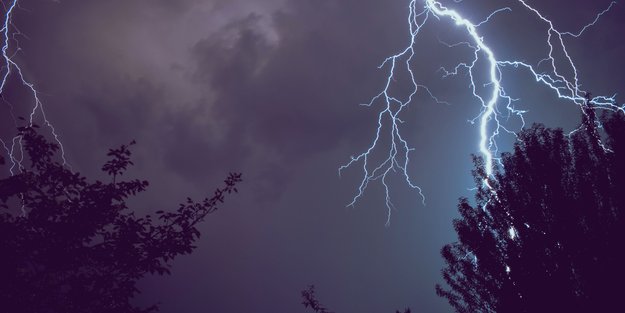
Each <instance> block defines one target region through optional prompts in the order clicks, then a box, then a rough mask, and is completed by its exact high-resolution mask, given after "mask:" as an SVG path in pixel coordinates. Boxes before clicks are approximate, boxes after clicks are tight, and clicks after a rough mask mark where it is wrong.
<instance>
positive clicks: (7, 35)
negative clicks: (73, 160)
mask: <svg viewBox="0 0 625 313" xmlns="http://www.w3.org/2000/svg"><path fill="white" fill-rule="evenodd" d="M2 5H3V7H4V9H5V13H4V16H3V18H4V21H3V24H2V28H1V29H0V32H2V36H3V37H4V38H3V39H4V40H3V42H2V60H3V61H4V64H3V65H2V68H1V69H0V75H1V76H2V81H1V82H0V97H1V98H2V101H3V102H4V103H5V104H6V105H7V106H8V107H9V111H10V113H11V116H12V118H13V122H14V123H15V125H16V126H17V125H18V123H17V120H16V117H15V115H14V114H13V106H12V105H11V103H9V102H8V100H7V99H6V98H5V97H4V95H5V94H6V88H7V83H8V80H9V79H10V78H11V76H12V75H16V76H17V78H19V79H20V81H21V84H22V86H24V87H25V88H26V89H27V91H28V92H29V93H30V94H31V95H32V99H33V107H32V109H31V110H30V114H29V118H28V122H29V125H30V126H32V125H33V124H34V120H35V117H36V115H37V113H41V116H42V119H43V123H44V125H46V126H47V127H48V128H50V131H51V133H52V136H53V137H54V140H55V141H56V143H57V144H58V146H59V147H60V149H61V158H62V160H63V165H66V166H67V165H68V164H67V162H66V160H65V150H64V149H63V144H62V143H61V141H60V140H59V136H58V134H57V133H56V131H55V129H54V126H52V124H51V123H50V122H49V121H48V119H47V117H46V113H45V111H44V109H43V104H42V103H41V101H40V99H39V92H38V91H37V90H36V89H35V85H34V84H33V83H31V82H29V81H28V80H26V78H25V77H24V75H23V73H22V69H21V68H20V66H19V65H18V64H17V63H16V62H15V61H14V60H13V57H15V55H16V54H17V53H18V52H19V51H20V47H19V45H18V40H17V37H18V36H20V35H21V33H20V32H19V30H18V29H17V28H16V27H15V26H14V24H13V21H12V19H13V15H14V14H15V10H16V9H18V8H19V1H18V0H12V1H10V4H9V5H8V6H7V5H6V4H5V2H4V1H3V2H2ZM0 143H1V144H2V147H3V148H4V150H5V152H6V154H7V156H8V158H9V160H10V161H11V163H12V166H11V168H10V169H9V171H10V172H11V175H13V174H15V173H14V170H15V168H16V167H17V170H18V171H21V170H22V169H23V167H22V159H23V157H24V152H23V151H22V138H21V136H15V137H13V138H12V139H11V142H10V144H9V145H7V143H6V142H5V141H4V140H2V139H1V138H0ZM17 150H19V151H17ZM18 154H19V156H18Z"/></svg>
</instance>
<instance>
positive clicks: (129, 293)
mask: <svg viewBox="0 0 625 313" xmlns="http://www.w3.org/2000/svg"><path fill="white" fill-rule="evenodd" d="M19 136H21V137H22V141H23V147H24V151H25V154H26V156H27V157H28V158H29V161H30V162H29V163H28V164H22V165H23V166H20V167H19V169H16V171H17V174H16V175H13V176H9V177H7V178H4V179H1V180H0V205H1V206H2V207H1V208H0V312H33V313H48V312H50V313H59V312H63V313H73V312H81V313H85V312H102V313H105V312H106V313H109V312H149V311H152V310H155V309H156V307H155V306H153V307H150V308H146V309H140V308H137V307H135V306H133V305H132V304H131V303H130V300H131V299H132V298H133V296H134V295H136V294H137V293H138V290H137V288H136V282H137V280H139V279H140V278H141V277H143V276H145V275H146V274H148V273H157V274H161V275H162V274H166V273H169V267H170V265H171V261H172V260H173V259H174V258H175V257H176V256H178V255H183V254H188V253H191V252H192V251H193V249H194V248H195V246H194V242H195V241H196V240H197V239H198V238H199V236H200V232H199V231H198V230H197V228H196V226H197V224H198V222H200V221H202V220H203V219H204V218H205V217H206V215H207V214H209V213H211V212H214V211H215V210H217V205H218V204H220V203H223V201H224V197H225V195H226V194H229V193H231V192H236V191H237V189H236V188H235V185H236V184H237V183H238V182H240V181H241V175H240V174H236V173H232V174H230V176H229V177H228V178H227V179H226V180H225V181H224V182H225V186H224V187H222V188H220V189H217V190H216V191H215V193H214V195H213V197H211V198H206V199H204V200H203V201H200V202H195V201H193V200H191V199H187V201H186V202H184V203H182V204H180V206H179V207H178V209H177V210H173V211H170V212H166V211H157V212H156V215H157V216H156V217H154V218H152V217H151V216H149V215H147V216H144V217H137V216H135V214H134V213H133V211H132V210H130V208H128V207H127V206H126V203H125V202H126V200H128V199H129V197H131V196H135V195H136V194H138V193H140V192H142V191H144V190H145V189H146V187H147V186H148V182H147V181H141V180H127V181H122V180H120V176H122V175H123V174H124V173H125V171H126V169H127V168H128V166H130V165H132V162H131V160H130V155H131V153H130V150H129V147H128V146H127V145H123V146H121V147H120V148H118V149H111V150H110V151H109V153H108V156H109V157H110V160H109V161H108V162H106V164H105V165H104V166H103V167H102V170H103V171H105V172H106V173H107V174H108V175H110V177H111V181H110V182H101V181H95V182H90V181H88V180H87V178H85V177H83V176H81V175H80V174H79V173H73V172H71V171H70V170H68V169H67V168H66V167H65V166H63V165H62V164H60V163H59V162H57V161H55V155H56V153H57V150H58V147H57V146H56V145H54V144H52V143H50V142H48V141H47V140H46V139H45V138H44V137H43V136H41V135H40V134H38V133H37V132H36V126H33V127H22V128H19ZM132 144H134V142H133V143H131V145H132ZM0 161H5V160H0ZM4 163H7V162H6V161H5V162H4Z"/></svg>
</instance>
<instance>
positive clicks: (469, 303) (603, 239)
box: [436, 109, 625, 313]
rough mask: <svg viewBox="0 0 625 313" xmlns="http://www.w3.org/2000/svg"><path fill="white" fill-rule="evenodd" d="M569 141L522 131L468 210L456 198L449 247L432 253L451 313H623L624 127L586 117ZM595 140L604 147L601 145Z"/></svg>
mask: <svg viewBox="0 0 625 313" xmlns="http://www.w3.org/2000/svg"><path fill="white" fill-rule="evenodd" d="M582 118H583V120H582V124H581V127H580V129H579V130H578V131H577V132H575V133H573V134H571V135H570V136H569V135H568V134H565V133H563V131H562V130H561V129H548V128H545V127H544V126H541V125H534V126H533V127H532V128H530V129H527V130H524V131H522V132H521V133H520V134H519V136H518V140H517V142H516V144H515V145H514V151H513V152H512V153H504V154H502V157H501V161H502V164H503V168H502V169H498V170H497V171H496V174H495V179H492V180H489V184H490V185H491V186H492V190H491V189H489V188H488V187H486V186H485V185H484V181H483V179H484V177H485V173H484V168H483V166H484V164H483V162H482V160H481V159H479V158H474V159H475V163H476V170H474V173H473V175H474V177H475V180H476V184H477V187H478V191H477V195H476V205H471V204H470V203H469V201H468V200H467V199H460V203H459V205H458V208H459V211H460V214H461V218H459V219H457V220H455V221H454V227H455V229H456V232H457V233H458V241H457V242H455V243H452V244H449V245H446V246H445V247H444V248H443V249H442V251H441V253H442V256H443V258H444V259H445V262H446V267H445V268H444V269H443V271H442V274H443V278H444V280H445V281H446V283H447V285H448V289H445V288H443V287H442V286H440V285H437V286H436V291H437V294H438V295H439V296H441V297H444V298H446V299H447V300H448V301H449V303H450V304H451V305H452V306H453V307H454V308H455V309H456V311H457V312H471V313H472V312H528V313H533V312H617V311H618V312H622V311H624V310H625V306H624V305H623V302H622V299H621V298H620V297H622V294H623V291H625V285H624V283H625V267H624V266H623V262H624V256H625V249H624V248H625V243H624V241H623V240H624V239H625V118H624V117H623V114H622V112H619V113H610V114H604V115H603V116H602V117H601V124H602V125H603V128H599V127H598V126H597V125H598V123H597V121H596V120H595V115H594V112H593V111H592V110H591V109H587V110H586V112H585V113H584V115H583V116H582ZM601 137H603V139H602V140H601V141H600V139H601Z"/></svg>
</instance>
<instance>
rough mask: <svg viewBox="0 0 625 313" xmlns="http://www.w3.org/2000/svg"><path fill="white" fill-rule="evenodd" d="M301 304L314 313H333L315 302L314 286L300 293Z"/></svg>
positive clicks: (408, 310) (407, 310)
mask: <svg viewBox="0 0 625 313" xmlns="http://www.w3.org/2000/svg"><path fill="white" fill-rule="evenodd" d="M302 299H303V301H302V304H303V305H304V307H306V308H310V309H311V310H313V311H314V312H315V313H334V312H333V311H330V310H328V309H327V308H326V307H324V306H323V305H321V303H320V302H319V300H317V296H316V295H315V286H314V285H310V286H308V289H305V290H303V291H302ZM395 313H402V312H400V311H395ZM403 313H410V308H406V309H405V310H404V312H403Z"/></svg>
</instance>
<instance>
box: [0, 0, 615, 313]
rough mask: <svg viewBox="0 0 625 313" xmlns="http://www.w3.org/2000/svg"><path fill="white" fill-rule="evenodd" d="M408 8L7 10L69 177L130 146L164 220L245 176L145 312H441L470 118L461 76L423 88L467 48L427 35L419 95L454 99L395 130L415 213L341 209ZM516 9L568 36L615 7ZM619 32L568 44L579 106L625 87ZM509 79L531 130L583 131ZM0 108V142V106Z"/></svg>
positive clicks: (44, 1)
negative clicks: (308, 300)
mask: <svg viewBox="0 0 625 313" xmlns="http://www.w3.org/2000/svg"><path fill="white" fill-rule="evenodd" d="M3 2H7V1H6V0H5V1H3ZM408 2H409V1H408V0H392V1H390V0H342V1H340V0H227V1H226V0H177V1H168V0H108V1H102V0H99V1H98V0H60V1H52V0H22V1H21V7H22V9H20V10H18V11H17V12H16V15H15V20H14V23H15V25H16V26H17V27H18V28H19V30H20V31H21V33H22V34H24V36H23V37H20V46H21V48H22V49H21V50H20V51H19V53H18V54H17V55H16V57H15V60H16V61H17V62H18V63H19V64H21V65H22V67H23V70H24V73H25V75H26V77H27V79H28V80H30V81H32V82H33V83H35V86H36V88H37V89H38V90H39V91H40V97H41V100H42V101H43V103H44V105H45V109H46V112H47V114H48V118H49V120H50V121H51V122H52V123H53V124H54V125H55V127H56V129H57V130H58V133H59V135H60V138H61V140H62V142H63V144H64V147H65V149H66V154H67V159H68V161H69V163H70V164H71V165H72V167H73V168H74V169H75V170H77V171H79V172H81V173H84V174H86V175H89V176H96V175H100V174H99V173H98V172H99V168H100V165H101V164H102V163H103V160H104V159H105V154H106V151H107V150H108V148H110V147H114V146H117V145H119V144H122V143H126V142H128V141H130V140H132V139H136V140H137V142H138V145H137V146H135V147H134V160H135V163H136V166H135V167H134V169H133V170H132V171H131V173H130V174H131V175H133V176H135V177H141V178H145V179H147V180H149V181H150V183H151V187H150V189H149V191H148V192H146V193H145V194H143V195H142V196H141V197H140V198H138V199H136V203H133V205H134V207H136V208H137V211H139V212H150V211H153V210H158V209H166V208H172V209H173V208H175V207H176V206H177V203H179V202H180V201H182V200H183V199H184V198H185V197H187V196H191V197H196V198H200V197H202V196H203V195H206V194H210V192H211V191H212V190H213V188H215V187H217V186H218V185H219V184H220V183H221V181H222V179H223V178H224V177H225V176H226V174H227V173H228V172H229V171H240V172H243V175H244V180H245V181H244V183H243V184H242V185H241V188H240V191H241V192H240V194H238V195H237V196H235V197H233V198H230V199H228V201H227V203H226V204H225V205H224V207H223V209H222V210H220V211H218V212H217V213H216V214H214V215H212V216H210V217H209V218H208V219H207V221H206V222H205V223H204V224H203V225H202V226H201V228H200V230H201V231H202V237H201V240H200V242H199V243H198V246H199V247H198V249H197V250H196V251H195V252H194V253H193V254H191V255H189V256H185V257H182V258H180V259H177V260H176V262H175V264H174V268H173V271H172V272H173V274H172V275H171V276H166V277H150V278H147V279H145V280H144V281H143V282H142V283H141V288H142V291H143V293H142V295H141V296H140V297H139V299H138V300H137V301H138V302H139V303H145V304H151V303H154V302H160V303H161V310H162V312H165V313H173V312H188V313H200V312H224V313H228V312H232V313H235V312H306V310H305V309H304V308H303V307H302V306H301V304H300V302H301V300H300V296H299V292H300V291H301V290H302V289H304V288H306V286H307V285H309V284H315V285H316V287H317V291H318V296H319V298H320V300H321V301H322V302H323V303H324V304H325V305H326V306H327V307H330V308H332V309H333V310H334V311H336V312H337V313H348V312H359V313H374V312H376V313H377V312H394V310H395V309H400V308H404V307H407V306H409V307H411V308H412V309H413V312H450V311H451V308H450V307H449V306H448V305H447V303H446V302H445V301H444V300H442V299H440V298H438V297H437V296H436V295H435V292H434V284H435V283H437V282H440V281H442V280H441V279H440V274H439V272H440V269H441V268H442V266H443V264H442V259H441V257H440V255H439V250H440V248H441V247H442V246H443V245H444V244H445V243H449V242H451V241H453V240H455V233H454V232H453V227H452V219H453V218H454V217H456V216H457V213H456V203H457V199H458V197H460V196H470V195H471V192H470V191H468V190H467V189H468V188H471V187H472V177H471V176H470V170H471V166H472V164H471V159H470V154H471V153H477V149H478V148H477V135H478V128H477V127H476V126H475V125H471V124H470V123H468V122H467V120H468V119H471V118H473V117H475V116H476V115H477V114H479V112H480V111H479V109H480V108H479V104H478V103H477V102H476V101H475V100H474V99H473V98H471V97H470V93H469V91H468V87H467V86H468V85H467V83H466V79H465V78H464V77H462V76H461V77H457V78H446V79H443V78H441V73H440V72H437V69H438V68H439V67H441V66H447V67H449V66H453V65H455V64H456V63H458V62H461V61H466V60H467V58H468V57H470V55H469V56H467V54H466V52H462V51H461V50H450V49H448V48H446V47H444V46H442V45H441V44H439V43H438V39H441V40H449V41H454V40H455V41H458V40H466V38H464V39H463V37H462V33H461V32H458V31H457V29H454V28H453V26H452V25H450V24H449V23H447V22H445V21H441V22H433V23H432V24H430V26H428V27H427V28H426V29H424V33H423V37H422V41H421V42H420V44H419V45H418V46H417V48H416V50H417V51H418V53H419V55H420V57H421V61H420V62H419V63H418V64H415V70H416V71H417V73H418V74H417V75H418V76H419V78H420V79H421V82H422V83H424V84H426V85H428V86H429V87H430V88H431V89H432V91H433V92H434V93H435V94H436V95H437V96H438V97H439V98H441V99H443V100H445V101H447V102H449V103H450V104H449V105H441V104H436V103H434V102H433V101H432V100H431V99H430V98H428V97H427V96H426V95H419V96H418V97H417V99H416V100H415V103H413V105H412V106H411V107H410V108H409V110H408V111H407V112H408V115H406V117H407V120H406V122H407V123H406V126H405V128H404V129H403V132H404V133H405V134H406V138H407V139H409V141H410V144H411V145H412V146H413V147H415V148H416V151H415V152H414V154H413V163H412V165H411V167H410V168H409V172H410V173H411V175H412V176H413V178H414V182H415V183H417V184H419V185H420V186H421V187H422V188H423V192H424V193H425V195H426V198H427V205H426V206H423V205H422V204H421V202H420V201H421V200H420V197H419V194H418V193H417V192H416V191H414V190H411V189H410V188H408V187H407V186H406V185H405V184H403V183H402V182H401V178H400V177H395V178H394V179H392V180H391V185H392V186H393V190H392V194H393V196H394V197H395V198H394V199H395V205H396V208H397V210H395V211H393V217H392V218H391V224H390V226H389V227H386V226H385V222H386V214H387V212H386V208H385V207H384V200H383V197H384V193H383V190H382V188H381V187H380V186H379V185H372V186H371V188H370V189H369V190H368V192H367V193H366V195H365V196H364V197H363V198H362V199H361V200H360V201H359V202H358V203H357V205H356V206H355V208H351V207H349V208H345V205H346V204H347V203H349V202H350V201H351V199H352V197H353V195H354V192H355V191H356V188H357V186H358V184H359V179H360V176H359V175H360V174H361V173H360V172H359V171H358V170H357V168H353V169H350V170H347V171H346V172H345V173H344V175H343V176H342V177H339V176H338V172H337V169H338V167H339V166H341V165H342V164H344V163H346V162H347V161H349V158H350V156H352V155H356V154H359V153H360V152H362V151H363V150H364V149H366V147H367V146H368V145H369V143H370V140H371V139H372V138H373V136H374V132H375V129H374V128H373V127H374V126H375V125H376V114H377V110H376V108H366V107H362V106H358V104H360V103H365V102H368V101H369V99H370V98H371V97H372V96H374V95H375V94H377V93H378V92H379V90H380V88H381V86H382V85H383V83H384V79H385V75H386V72H385V71H384V70H378V69H377V66H378V65H379V64H380V63H381V62H382V61H383V60H384V59H385V58H386V57H387V56H389V55H391V54H394V53H396V52H398V51H399V50H400V49H402V48H404V47H405V45H406V44H407V42H408V38H407V35H408V33H407V25H406V22H405V21H406V17H407V14H408V11H407V7H408ZM527 2H528V3H530V4H531V5H535V6H536V7H537V8H539V9H540V10H542V12H544V13H545V14H546V16H548V17H549V18H551V19H553V21H554V23H556V26H557V27H559V28H560V29H562V30H571V31H575V30H578V29H579V28H580V27H581V26H583V25H584V24H586V23H587V22H589V21H592V19H594V17H595V14H596V13H597V12H599V11H601V10H603V9H604V8H605V7H607V5H608V4H609V1H607V0H605V1H604V0H601V1H582V0H575V1H562V0H559V1H558V0H549V1H546V0H540V1H539V0H528V1H527ZM445 3H448V5H449V6H456V7H458V8H462V9H463V12H467V15H468V16H469V17H470V18H471V19H473V20H475V21H478V20H482V19H484V18H485V17H486V16H487V15H488V14H489V13H490V11H491V10H492V9H496V8H499V7H503V6H507V5H512V6H513V12H512V13H502V14H501V15H499V16H497V17H496V18H495V19H493V21H492V23H491V24H489V25H488V26H487V27H485V33H484V35H485V40H486V41H487V42H488V43H489V44H491V45H492V46H493V47H495V48H496V49H497V51H498V53H500V55H502V58H508V57H510V58H511V57H519V58H522V59H524V60H527V61H528V62H534V61H537V60H534V59H533V58H535V57H537V54H536V51H541V53H542V52H544V49H545V47H544V39H545V38H544V33H545V28H544V25H542V24H540V23H538V22H537V21H536V19H535V18H533V17H532V16H531V15H530V14H528V12H527V11H524V10H523V9H522V8H520V7H519V6H515V5H514V3H515V2H514V1H493V0H490V1H482V0H464V1H462V2H461V3H455V2H454V1H445ZM624 29H625V5H624V4H617V5H615V6H614V8H613V10H612V11H611V12H609V13H607V14H606V15H605V16H604V17H603V18H602V19H601V20H600V22H599V23H598V24H597V25H596V26H595V27H594V28H592V29H590V30H589V31H588V32H587V33H585V34H584V35H583V36H582V37H581V38H579V39H577V40H575V41H572V40H571V41H570V42H569V46H570V47H571V51H570V52H571V54H572V56H573V58H574V59H575V60H576V61H577V62H578V65H579V70H580V73H581V77H580V78H581V82H582V84H583V88H586V89H588V90H591V91H592V92H593V94H608V95H612V94H614V93H619V92H623V91H625V86H624V84H623V83H624V82H625V72H624V71H623V68H625V61H623V60H622V58H623V56H625V43H624V42H623V38H625V37H623V30H624ZM539 40H543V42H542V43H541V42H540V41H539ZM507 77H509V80H508V82H509V84H511V86H512V87H510V90H511V92H512V93H515V94H514V95H513V96H516V97H518V98H521V101H520V102H519V106H520V107H521V108H524V109H527V110H529V111H530V112H529V113H528V122H543V123H545V124H547V125H548V126H558V127H565V128H569V129H570V128H571V127H573V126H574V125H575V124H576V123H577V120H578V117H579V116H578V115H579V113H578V111H577V110H576V108H575V107H574V106H573V105H571V104H569V103H564V102H561V101H557V100H556V99H555V97H554V96H553V94H551V93H549V92H548V91H546V90H545V89H544V88H543V87H540V86H537V85H534V84H531V81H530V79H528V76H527V75H524V74H523V73H520V74H514V73H510V74H509V76H507ZM10 87H11V88H10V89H8V90H7V91H6V92H5V94H4V96H5V97H6V98H7V99H8V100H9V101H11V103H12V104H13V105H14V106H15V111H16V114H22V115H23V114H24V112H26V111H27V110H28V108H29V107H30V102H28V101H30V100H29V98H28V97H26V95H25V94H24V92H23V89H22V88H20V87H19V86H18V85H16V84H14V83H12V84H11V85H10ZM618 99H620V102H621V103H622V102H624V101H625V100H624V99H623V98H620V97H619V98H618ZM0 110H1V111H0V112H1V113H0V118H1V119H2V120H0V135H2V138H8V137H9V135H10V134H11V132H12V128H11V127H12V122H11V120H10V118H9V117H8V116H9V115H8V114H7V112H8V106H2V107H1V108H0ZM508 141H509V139H508ZM503 142H505V138H504V141H503ZM505 146H506V145H505V144H504V147H505Z"/></svg>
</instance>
